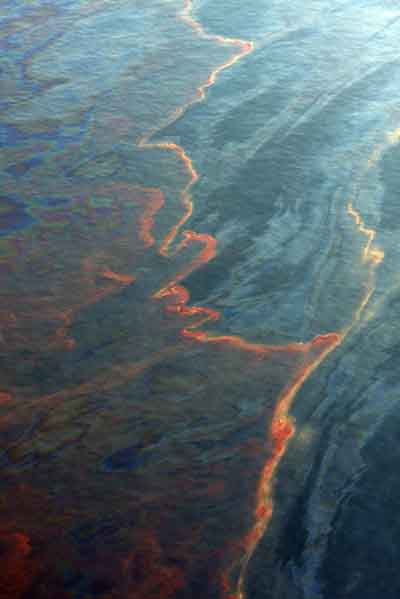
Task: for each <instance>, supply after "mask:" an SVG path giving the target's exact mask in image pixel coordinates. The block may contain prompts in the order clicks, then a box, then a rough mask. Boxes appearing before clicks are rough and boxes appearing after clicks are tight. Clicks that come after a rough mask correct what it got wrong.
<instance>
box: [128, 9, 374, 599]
mask: <svg viewBox="0 0 400 599" xmlns="http://www.w3.org/2000/svg"><path fill="white" fill-rule="evenodd" d="M179 16H180V19H181V20H182V21H183V22H185V23H187V25H189V26H190V27H191V28H192V29H193V30H194V31H195V32H196V33H197V34H198V35H199V36H200V37H201V38H203V39H209V40H214V41H215V42H217V43H219V44H222V45H233V46H237V47H238V48H239V51H238V53H236V54H234V55H233V57H231V58H230V59H229V60H228V61H227V62H225V63H223V64H222V65H220V66H218V67H216V68H214V69H213V70H212V72H211V73H210V75H209V77H208V79H207V81H206V82H205V83H203V84H202V85H200V86H199V87H198V89H197V94H196V97H195V99H192V100H190V101H189V102H188V103H187V104H185V105H183V106H181V107H179V108H178V109H176V110H175V112H174V113H173V115H172V116H171V118H170V119H169V120H168V122H167V123H166V125H168V124H172V123H173V122H175V121H176V120H177V119H178V118H179V117H181V116H182V115H183V114H184V113H185V112H186V111H187V110H188V108H190V106H192V105H193V104H195V103H197V102H201V101H202V100H204V98H205V92H206V90H207V88H209V87H211V86H212V85H213V84H214V83H215V81H216V79H217V77H218V75H219V74H220V73H221V72H222V71H223V70H225V69H227V68H229V67H231V66H233V65H234V64H235V63H236V62H238V61H239V60H240V59H241V58H243V57H244V56H246V55H247V54H249V53H250V52H252V51H253V49H254V44H253V42H249V41H243V40H240V39H231V38H225V37H223V36H220V35H211V34H208V33H207V32H206V31H205V30H204V29H203V27H202V25H201V24H200V23H199V22H198V21H196V20H195V19H194V17H193V16H192V0H184V8H183V10H182V12H181V13H180V15H179ZM155 133H156V131H151V132H149V133H148V134H147V135H145V136H144V137H143V138H142V139H141V140H140V141H139V143H138V145H139V147H141V148H147V149H163V150H170V151H173V152H175V154H176V155H177V156H178V157H179V158H180V160H181V161H182V162H183V163H184V165H185V167H186V169H187V172H188V175H189V180H188V183H187V184H186V186H185V187H184V188H183V190H182V192H181V202H182V206H183V209H184V212H183V215H182V217H181V218H180V220H179V221H178V222H177V223H176V224H175V225H174V227H173V228H172V229H171V230H170V231H169V232H168V233H167V235H166V236H165V238H164V240H163V241H162V242H161V245H160V248H159V252H160V254H161V255H164V256H166V257H168V256H171V255H175V254H177V253H178V252H179V251H180V250H181V249H183V248H184V247H186V246H187V245H189V244H190V242H193V241H194V242H200V243H203V244H204V248H203V250H202V251H201V252H200V254H199V255H198V256H197V257H196V258H195V259H194V260H193V261H192V262H191V263H190V264H189V265H188V266H187V267H186V268H185V269H184V270H182V271H181V272H180V273H179V274H178V275H177V276H176V277H175V278H174V279H173V280H172V281H170V282H169V283H168V284H167V285H166V286H165V287H163V288H162V289H160V290H159V291H158V292H157V293H155V294H154V296H153V297H154V298H155V299H161V298H165V297H169V299H170V303H169V305H168V307H167V308H166V309H167V311H169V312H174V313H180V314H182V315H184V316H189V317H191V316H193V317H195V316H198V317H199V319H197V320H196V321H195V322H194V324H192V325H190V326H187V327H186V328H184V329H183V330H182V331H181V334H182V336H183V337H185V338H189V339H192V340H195V341H198V342H201V343H214V344H215V343H218V344H228V345H231V346H234V347H236V348H238V349H241V350H243V351H247V352H252V353H254V354H257V355H259V356H265V355H267V354H270V353H275V352H286V353H290V352H293V353H298V352H300V353H303V354H304V360H303V365H302V367H301V368H300V369H299V371H298V372H297V374H296V376H295V378H294V380H292V381H291V383H290V384H289V385H288V387H287V388H286V389H284V391H283V392H282V394H281V396H280V397H279V398H278V401H277V404H276V407H275V410H274V414H273V418H272V422H271V425H270V429H269V431H268V432H267V435H268V437H269V440H270V444H271V456H270V457H269V459H268V460H267V462H266V463H265V465H264V468H263V470H262V473H261V476H260V479H259V482H258V488H257V494H256V505H255V510H254V524H253V526H252V528H251V530H250V531H249V532H248V533H247V534H246V536H245V537H244V538H243V539H242V540H241V542H240V545H241V548H242V552H243V556H242V557H241V558H239V562H240V575H239V578H238V580H236V581H235V582H233V581H232V580H229V578H230V571H231V568H228V569H227V570H226V571H225V572H224V573H223V574H222V577H221V590H222V594H223V597H225V599H243V597H244V593H243V586H244V577H245V572H246V567H247V564H248V563H249V561H250V559H251V557H252V555H253V553H254V550H255V548H256V546H257V544H258V543H259V541H260V539H261V537H262V536H263V534H264V532H265V530H266V528H267V526H268V523H269V521H270V519H271V516H272V511H273V505H272V499H271V495H272V481H273V476H274V473H275V471H276V469H277V466H278V464H279V462H280V460H281V458H282V456H283V455H284V453H285V451H286V447H287V445H288V442H289V440H290V438H291V437H292V436H293V434H294V432H295V426H294V423H293V421H292V419H291V417H290V416H289V411H290V408H291V405H292V403H293V399H294V397H295V396H296V394H297V392H298V391H299V389H300V388H301V387H302V385H303V383H304V382H305V381H306V379H307V378H308V377H309V376H310V375H311V374H312V372H314V370H315V369H316V368H317V367H318V366H319V365H320V364H321V362H322V361H323V360H324V359H325V358H326V357H327V355H328V354H329V353H331V352H332V351H333V350H334V349H335V348H337V347H338V345H340V344H341V343H342V342H343V340H344V338H345V337H346V336H347V334H348V333H349V332H350V331H351V329H352V328H353V326H354V324H355V323H356V322H358V321H359V320H360V318H361V314H362V312H363V310H364V308H365V306H366V305H367V303H368V301H369V299H370V297H371V295H372V293H373V291H374V288H375V278H374V271H375V267H376V266H377V265H378V264H379V263H380V262H381V261H382V259H383V252H382V251H381V250H377V249H376V248H373V247H372V242H373V240H374V237H375V232H374V231H373V230H372V229H367V228H366V227H365V226H364V223H363V221H362V219H361V217H360V215H359V213H358V212H357V211H356V210H354V209H353V207H352V204H351V203H349V205H348V214H349V215H350V216H351V217H352V218H353V219H354V221H355V224H356V226H357V227H358V230H359V232H360V233H361V234H363V235H365V236H366V237H367V243H366V246H365V248H364V253H363V260H364V261H368V262H369V263H370V266H371V270H370V278H369V281H368V283H367V286H366V291H365V294H364V297H363V298H362V301H361V302H360V305H359V307H358V309H357V310H356V312H355V313H354V315H353V319H352V321H351V323H350V324H349V325H348V326H347V327H345V328H344V329H343V330H341V331H339V332H333V333H329V334H326V335H319V336H317V337H316V338H314V339H313V340H312V341H311V342H309V343H291V344H288V345H285V346H269V345H265V344H256V343H250V342H248V341H246V340H245V339H243V338H241V337H239V336H233V335H219V336H216V335H211V334H209V333H207V332H206V331H203V330H199V327H200V326H202V325H204V324H205V323H206V322H212V321H216V320H217V319H218V318H219V316H220V315H219V312H217V311H216V310H213V309H210V308H203V307H199V306H188V305H187V303H188V301H189V293H188V291H187V290H186V289H185V287H183V286H182V285H180V284H179V282H180V281H182V280H183V279H184V278H185V277H187V276H188V274H190V273H191V272H192V271H193V270H195V269H197V268H198V267H199V266H200V265H202V264H206V263H207V262H208V261H210V260H212V259H213V258H214V256H215V254H216V240H215V239H214V238H213V237H211V236H210V235H205V234H197V233H194V232H193V231H185V232H183V239H182V240H181V241H180V243H179V244H178V245H177V246H176V248H175V250H174V251H173V252H171V251H170V247H171V245H172V243H173V242H174V241H175V239H176V237H177V235H178V233H179V232H180V230H181V229H182V227H183V225H184V224H185V223H186V222H187V221H188V220H189V218H190V216H191V215H192V212H193V202H192V197H191V193H190V192H191V188H192V187H193V185H194V184H195V183H196V182H197V181H198V179H199V175H198V173H197V171H196V169H195V167H194V165H193V162H192V160H191V158H190V157H189V156H188V155H187V153H186V152H185V150H184V149H183V148H182V147H181V146H180V145H178V144H176V143H172V142H168V141H166V142H154V143H152V142H150V139H151V137H152V136H153V135H154V134H155ZM314 351H315V356H314V357H313V355H312V354H313V352H314ZM232 570H233V566H232ZM232 587H234V588H232Z"/></svg>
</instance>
